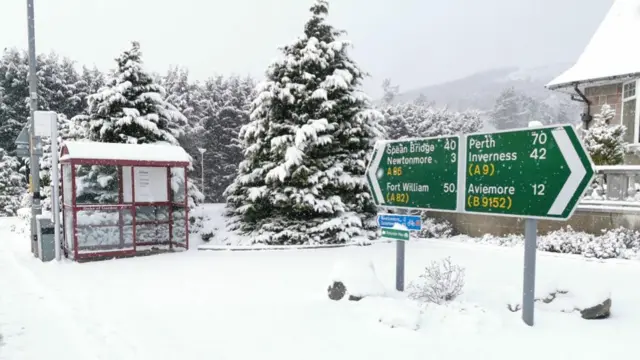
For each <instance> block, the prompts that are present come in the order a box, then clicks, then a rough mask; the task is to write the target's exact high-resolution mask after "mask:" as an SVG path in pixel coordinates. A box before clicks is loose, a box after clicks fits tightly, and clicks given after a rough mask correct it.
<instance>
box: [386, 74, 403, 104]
mask: <svg viewBox="0 0 640 360" xmlns="http://www.w3.org/2000/svg"><path fill="white" fill-rule="evenodd" d="M382 90H383V91H384V96H383V97H382V101H383V102H384V103H385V104H391V103H392V102H393V100H394V99H395V98H396V96H398V94H399V93H400V86H398V85H391V79H384V81H382Z"/></svg>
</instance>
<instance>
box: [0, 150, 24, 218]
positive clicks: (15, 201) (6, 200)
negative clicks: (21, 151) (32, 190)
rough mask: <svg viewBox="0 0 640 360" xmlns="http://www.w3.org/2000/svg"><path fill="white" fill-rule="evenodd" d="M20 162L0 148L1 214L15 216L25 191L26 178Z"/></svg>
mask: <svg viewBox="0 0 640 360" xmlns="http://www.w3.org/2000/svg"><path fill="white" fill-rule="evenodd" d="M19 168H20V162H19V161H18V159H16V158H15V157H13V156H9V155H8V154H7V153H6V151H4V149H1V148H0V216H15V215H16V211H18V209H19V208H20V202H21V199H22V194H24V192H25V190H26V189H25V185H26V178H25V175H24V174H21V173H20V172H19Z"/></svg>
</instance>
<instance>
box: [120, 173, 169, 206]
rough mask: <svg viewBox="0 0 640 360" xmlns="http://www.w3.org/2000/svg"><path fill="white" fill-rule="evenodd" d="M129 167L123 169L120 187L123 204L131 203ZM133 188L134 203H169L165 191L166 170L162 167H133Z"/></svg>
mask: <svg viewBox="0 0 640 360" xmlns="http://www.w3.org/2000/svg"><path fill="white" fill-rule="evenodd" d="M130 169H131V168H129V167H123V177H122V185H123V187H124V189H123V190H124V191H123V195H124V201H125V202H131V197H132V194H131V190H130V189H131V183H132V179H131V175H130V174H131V173H130V171H131V170H130ZM133 186H134V193H135V201H136V202H166V201H169V194H168V191H167V169H166V168H163V167H137V166H136V167H134V168H133Z"/></svg>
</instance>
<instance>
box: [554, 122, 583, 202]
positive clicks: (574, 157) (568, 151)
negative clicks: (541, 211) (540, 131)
mask: <svg viewBox="0 0 640 360" xmlns="http://www.w3.org/2000/svg"><path fill="white" fill-rule="evenodd" d="M551 134H552V135H553V138H554V139H555V141H556V143H557V144H558V148H559V149H560V153H561V154H562V156H564V160H565V161H566V162H567V166H569V172H570V174H569V177H568V178H567V181H565V183H564V185H563V186H562V189H561V190H560V193H558V196H557V197H556V199H555V200H554V201H553V204H552V205H551V208H550V209H549V212H548V213H547V214H549V215H560V214H562V213H563V212H564V210H565V209H566V208H567V205H568V204H569V201H570V200H571V198H572V197H573V195H574V194H575V192H576V190H578V186H580V183H581V182H582V180H583V179H584V176H585V175H586V174H587V169H585V168H584V166H583V165H582V161H580V157H579V156H578V152H577V151H576V149H575V148H574V147H573V143H571V139H569V135H567V131H566V130H565V129H564V128H557V129H554V130H552V131H551Z"/></svg>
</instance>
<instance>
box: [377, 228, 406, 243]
mask: <svg viewBox="0 0 640 360" xmlns="http://www.w3.org/2000/svg"><path fill="white" fill-rule="evenodd" d="M410 234H411V233H410V232H409V231H407V230H396V229H382V237H383V238H387V239H391V240H401V241H409V236H410Z"/></svg>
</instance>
